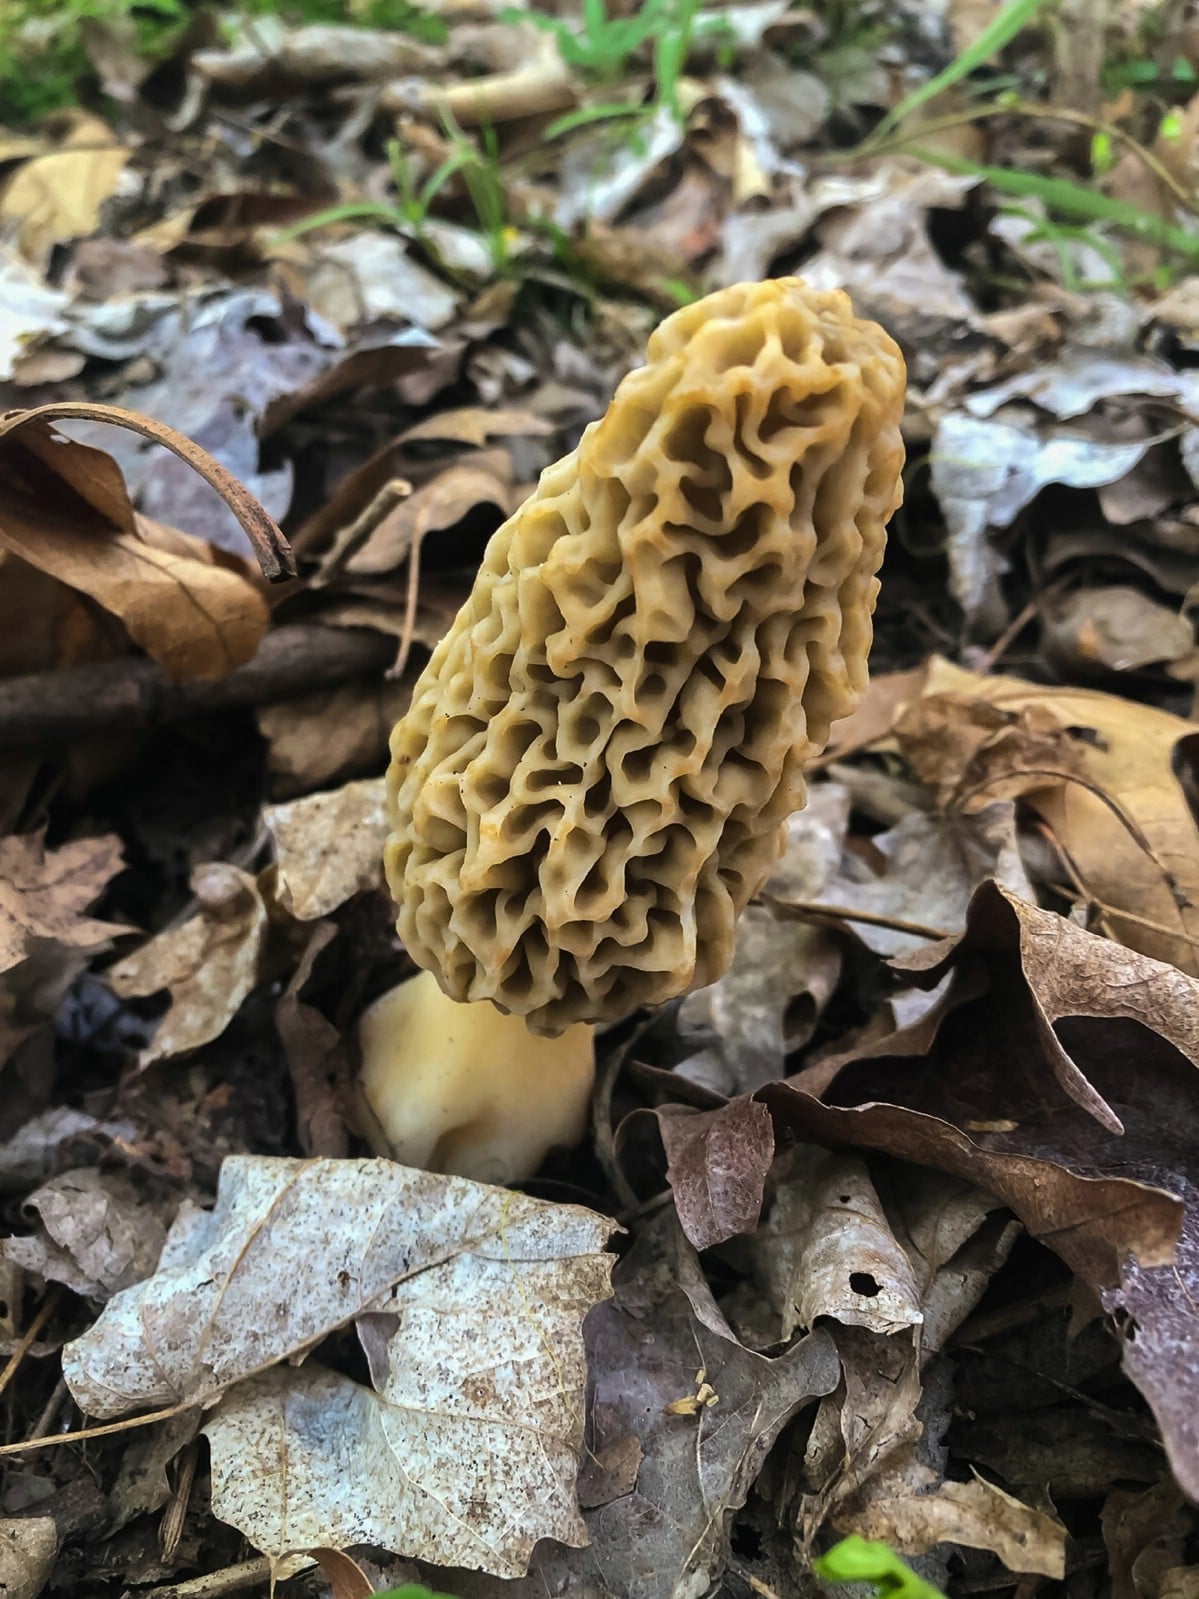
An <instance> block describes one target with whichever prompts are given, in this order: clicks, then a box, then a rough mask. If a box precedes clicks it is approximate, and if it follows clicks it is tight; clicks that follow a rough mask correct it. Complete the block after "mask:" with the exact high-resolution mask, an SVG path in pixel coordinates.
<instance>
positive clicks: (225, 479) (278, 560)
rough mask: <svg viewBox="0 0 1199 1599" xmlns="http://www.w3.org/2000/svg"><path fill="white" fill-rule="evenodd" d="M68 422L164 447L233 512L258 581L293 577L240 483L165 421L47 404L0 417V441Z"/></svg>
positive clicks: (282, 544)
mask: <svg viewBox="0 0 1199 1599" xmlns="http://www.w3.org/2000/svg"><path fill="white" fill-rule="evenodd" d="M72 418H73V419H75V420H76V421H80V422H111V423H113V424H114V425H115V426H116V427H122V428H128V429H129V431H130V432H131V433H140V434H141V436H142V438H144V439H150V440H151V441H152V442H153V443H155V444H162V445H165V446H166V448H167V449H168V450H170V451H171V453H172V454H173V455H177V456H178V457H179V459H180V460H181V461H185V462H186V463H187V465H188V466H190V467H191V469H192V471H193V472H198V473H199V475H200V476H201V477H202V478H203V479H204V481H205V482H206V483H208V484H210V485H211V486H212V487H213V488H214V489H215V490H216V492H217V493H218V494H219V495H220V497H221V499H222V500H224V502H225V504H226V505H227V506H228V507H229V509H230V510H231V511H232V512H233V514H234V516H235V517H236V518H237V520H238V521H239V522H240V523H241V525H242V527H243V529H244V530H245V534H246V537H247V538H248V539H249V541H250V543H251V544H252V545H253V546H254V553H255V555H257V557H258V564H259V566H260V567H261V568H262V572H263V576H264V577H266V578H268V579H269V580H270V581H271V582H272V583H280V582H282V581H283V580H284V579H285V578H289V577H295V575H296V559H295V556H294V555H293V554H292V552H291V545H290V544H289V543H288V542H287V540H286V539H285V538H284V536H283V534H282V532H281V531H280V529H279V528H278V527H277V526H276V524H275V522H274V521H273V520H272V519H271V517H269V516H268V515H267V513H266V512H265V511H264V510H263V508H262V506H261V505H259V503H258V501H257V500H256V499H255V498H254V496H253V495H252V494H251V493H250V491H249V489H248V488H246V486H245V484H244V483H240V482H239V481H238V480H237V478H235V477H234V476H233V473H232V472H230V471H228V470H227V469H226V468H225V467H223V466H222V465H221V464H220V462H219V461H216V460H214V459H213V457H212V456H211V455H209V453H208V451H207V450H202V449H201V448H200V446H199V445H198V444H194V443H193V442H192V440H191V439H189V438H188V437H187V436H186V435H185V434H183V433H178V432H176V430H175V429H174V428H170V427H167V425H166V423H165V422H153V421H151V420H150V418H149V417H146V416H139V415H138V414H137V412H136V411H126V410H123V409H122V408H121V407H120V406H119V405H93V404H91V402H90V401H87V400H58V401H56V402H55V403H53V404H51V405H36V406H34V408H33V409H32V410H31V411H17V412H14V413H13V414H11V415H9V416H6V417H3V418H0V438H3V437H4V436H5V435H6V434H8V433H15V432H16V431H17V430H18V429H19V428H23V427H24V426H25V424H26V423H27V422H33V421H35V420H40V421H43V422H57V421H64V420H65V421H70V420H71V419H72Z"/></svg>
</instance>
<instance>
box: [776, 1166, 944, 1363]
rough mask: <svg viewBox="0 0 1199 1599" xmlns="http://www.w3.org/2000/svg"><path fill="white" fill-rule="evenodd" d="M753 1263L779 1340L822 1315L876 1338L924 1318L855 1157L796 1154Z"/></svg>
mask: <svg viewBox="0 0 1199 1599" xmlns="http://www.w3.org/2000/svg"><path fill="white" fill-rule="evenodd" d="M753 1259H754V1264H755V1268H756V1270H757V1272H758V1274H759V1275H760V1277H761V1278H762V1279H763V1280H764V1281H765V1284H766V1291H767V1293H768V1295H769V1297H770V1300H771V1303H772V1307H773V1309H774V1311H775V1313H776V1314H777V1315H778V1317H779V1323H780V1325H779V1337H780V1339H783V1340H785V1339H789V1338H790V1337H791V1336H792V1335H793V1334H794V1332H795V1329H796V1328H797V1327H815V1326H816V1325H817V1323H818V1321H819V1320H820V1319H821V1318H823V1317H829V1318H831V1319H832V1320H833V1321H837V1322H841V1323H843V1324H846V1325H849V1326H856V1327H866V1328H869V1329H870V1330H871V1331H873V1332H876V1333H897V1332H901V1331H903V1330H904V1329H905V1328H909V1327H918V1326H920V1324H921V1323H922V1321H923V1319H924V1317H923V1315H922V1312H921V1309H920V1290H919V1287H918V1285H917V1282H916V1278H915V1276H914V1274H913V1272H912V1266H911V1262H910V1261H909V1260H908V1257H907V1255H906V1254H905V1253H904V1250H903V1248H902V1246H901V1245H900V1244H899V1243H898V1242H897V1241H896V1238H895V1236H894V1234H893V1233H892V1231H891V1227H890V1223H889V1222H888V1220H887V1217H886V1215H885V1214H884V1212H883V1208H882V1206H881V1205H880V1203H879V1199H878V1195H877V1194H876V1193H875V1191H874V1184H873V1183H872V1182H871V1181H870V1175H869V1173H868V1172H867V1170H866V1167H865V1165H864V1164H863V1163H862V1161H861V1160H860V1159H858V1157H856V1156H854V1155H833V1154H830V1153H829V1152H828V1151H827V1150H823V1149H813V1148H808V1149H805V1150H802V1151H800V1152H798V1153H797V1154H796V1156H795V1157H794V1159H793V1161H792V1165H791V1171H790V1173H789V1175H788V1176H787V1177H786V1178H785V1179H784V1180H783V1181H782V1182H780V1184H779V1186H778V1190H777V1192H776V1194H775V1198H774V1205H773V1208H772V1209H771V1212H770V1215H769V1217H768V1218H767V1219H766V1221H765V1222H764V1223H763V1225H762V1226H761V1227H760V1228H759V1230H758V1232H757V1234H756V1235H755V1238H754V1244H753Z"/></svg>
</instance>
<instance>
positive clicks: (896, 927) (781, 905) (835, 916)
mask: <svg viewBox="0 0 1199 1599" xmlns="http://www.w3.org/2000/svg"><path fill="white" fill-rule="evenodd" d="M762 898H763V899H764V900H766V901H767V902H768V903H769V904H771V905H774V906H776V907H777V908H778V909H779V910H780V911H783V912H784V913H786V912H790V913H791V914H792V915H793V916H819V917H829V918H830V919H832V920H835V921H839V922H862V923H863V924H864V925H865V926H867V927H885V928H886V929H887V930H888V932H892V933H910V934H911V935H912V937H913V938H928V939H931V940H932V941H933V942H934V943H939V942H940V941H941V939H943V938H957V937H958V936H959V934H960V933H961V931H962V929H961V928H960V927H959V928H958V929H957V932H951V931H950V929H949V928H947V927H929V926H928V924H927V923H925V922H909V921H908V920H907V919H906V917H903V916H884V915H882V914H881V912H878V911H855V910H851V909H850V908H849V906H848V905H826V904H824V903H823V901H821V900H816V899H780V898H778V897H777V896H776V895H774V894H763V895H762Z"/></svg>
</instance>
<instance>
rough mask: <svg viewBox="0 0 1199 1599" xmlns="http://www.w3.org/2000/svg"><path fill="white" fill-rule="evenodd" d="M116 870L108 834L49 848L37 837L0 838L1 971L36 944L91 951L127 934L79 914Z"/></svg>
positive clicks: (117, 844) (117, 859)
mask: <svg viewBox="0 0 1199 1599" xmlns="http://www.w3.org/2000/svg"><path fill="white" fill-rule="evenodd" d="M121 866H122V849H121V841H120V839H119V838H117V837H115V836H114V835H112V834H105V835H104V836H103V837H101V838H78V839H74V840H72V841H71V842H69V843H66V844H60V845H59V847H58V848H57V849H50V850H48V849H47V848H46V844H45V839H44V837H43V835H41V834H40V833H29V834H17V835H12V836H10V837H8V838H0V972H3V971H9V970H11V968H12V967H14V966H17V965H18V964H19V963H20V962H21V961H22V960H24V959H25V957H26V956H27V955H28V954H29V953H30V951H31V949H32V948H33V947H34V946H35V945H36V944H37V943H38V942H40V941H46V940H49V941H52V942H54V943H56V944H61V945H66V946H67V947H69V948H74V949H96V948H98V947H100V946H101V945H103V944H105V943H107V941H108V940H109V939H110V938H112V937H114V936H115V935H116V934H118V933H126V932H128V931H129V929H128V928H127V927H121V926H118V925H117V924H116V923H115V922H102V921H98V920H96V919H95V918H94V917H91V916H87V915H85V914H84V912H85V911H86V909H87V907H88V906H89V905H90V904H92V902H93V901H94V900H96V899H98V898H99V897H100V895H101V893H102V892H103V891H104V889H105V888H106V887H107V885H108V883H109V882H110V881H111V879H112V878H113V877H115V876H116V874H117V873H118V872H119V871H120V870H121Z"/></svg>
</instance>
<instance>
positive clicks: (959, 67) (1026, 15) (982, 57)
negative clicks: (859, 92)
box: [866, 0, 1045, 148]
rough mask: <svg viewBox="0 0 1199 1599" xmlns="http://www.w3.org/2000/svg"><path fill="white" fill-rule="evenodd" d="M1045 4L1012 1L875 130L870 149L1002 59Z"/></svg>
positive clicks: (889, 112) (867, 145)
mask: <svg viewBox="0 0 1199 1599" xmlns="http://www.w3.org/2000/svg"><path fill="white" fill-rule="evenodd" d="M1044 4H1045V0H1009V3H1008V4H1007V5H1006V6H1004V8H1003V10H1002V11H1001V12H1000V13H999V15H998V16H997V17H996V18H995V19H994V21H993V22H991V23H990V24H989V26H987V27H986V28H984V29H983V31H982V32H981V33H980V34H979V36H978V38H977V39H975V41H974V43H973V44H971V45H968V46H967V47H966V49H965V50H963V51H962V53H961V54H960V55H958V56H955V57H954V59H953V60H952V61H951V62H950V63H949V65H948V66H947V67H946V68H945V69H944V70H943V71H942V72H938V73H937V75H936V77H935V78H930V79H929V80H928V82H927V83H922V84H921V85H920V87H919V88H918V89H913V90H912V92H911V94H909V95H907V96H906V97H905V98H904V99H902V100H901V101H900V102H899V104H898V105H897V106H896V107H895V108H894V109H893V110H891V111H888V112H887V115H886V116H885V117H884V118H883V120H882V121H881V122H880V123H879V125H878V127H877V128H875V130H874V132H873V133H872V134H871V136H870V138H869V139H867V141H866V147H867V148H869V146H870V145H871V144H873V143H874V142H875V141H876V140H878V139H882V138H885V137H886V136H887V134H889V133H891V132H893V131H894V130H895V129H896V128H897V127H898V126H899V124H900V123H901V122H902V121H903V119H904V118H905V117H909V116H911V114H912V112H913V111H917V110H919V108H920V107H921V106H922V105H925V104H927V102H928V101H929V100H932V99H933V98H934V97H935V96H936V95H938V94H940V93H941V92H942V91H943V90H945V89H948V88H950V87H951V86H952V85H953V84H955V83H958V82H960V81H961V79H962V78H966V77H969V75H970V74H971V73H972V72H973V71H974V70H975V69H976V68H977V67H981V66H983V65H984V64H985V63H986V62H988V61H989V60H990V59H991V57H992V56H994V55H998V54H999V52H1000V51H1001V50H1002V49H1003V47H1004V46H1005V45H1007V44H1010V43H1011V41H1012V40H1013V39H1014V38H1015V37H1016V35H1017V34H1018V33H1020V32H1021V31H1022V30H1023V29H1024V28H1026V27H1027V26H1028V24H1029V23H1030V22H1031V21H1032V19H1033V18H1034V17H1035V16H1036V14H1037V12H1038V11H1039V10H1040V9H1041V7H1042V6H1043V5H1044Z"/></svg>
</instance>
